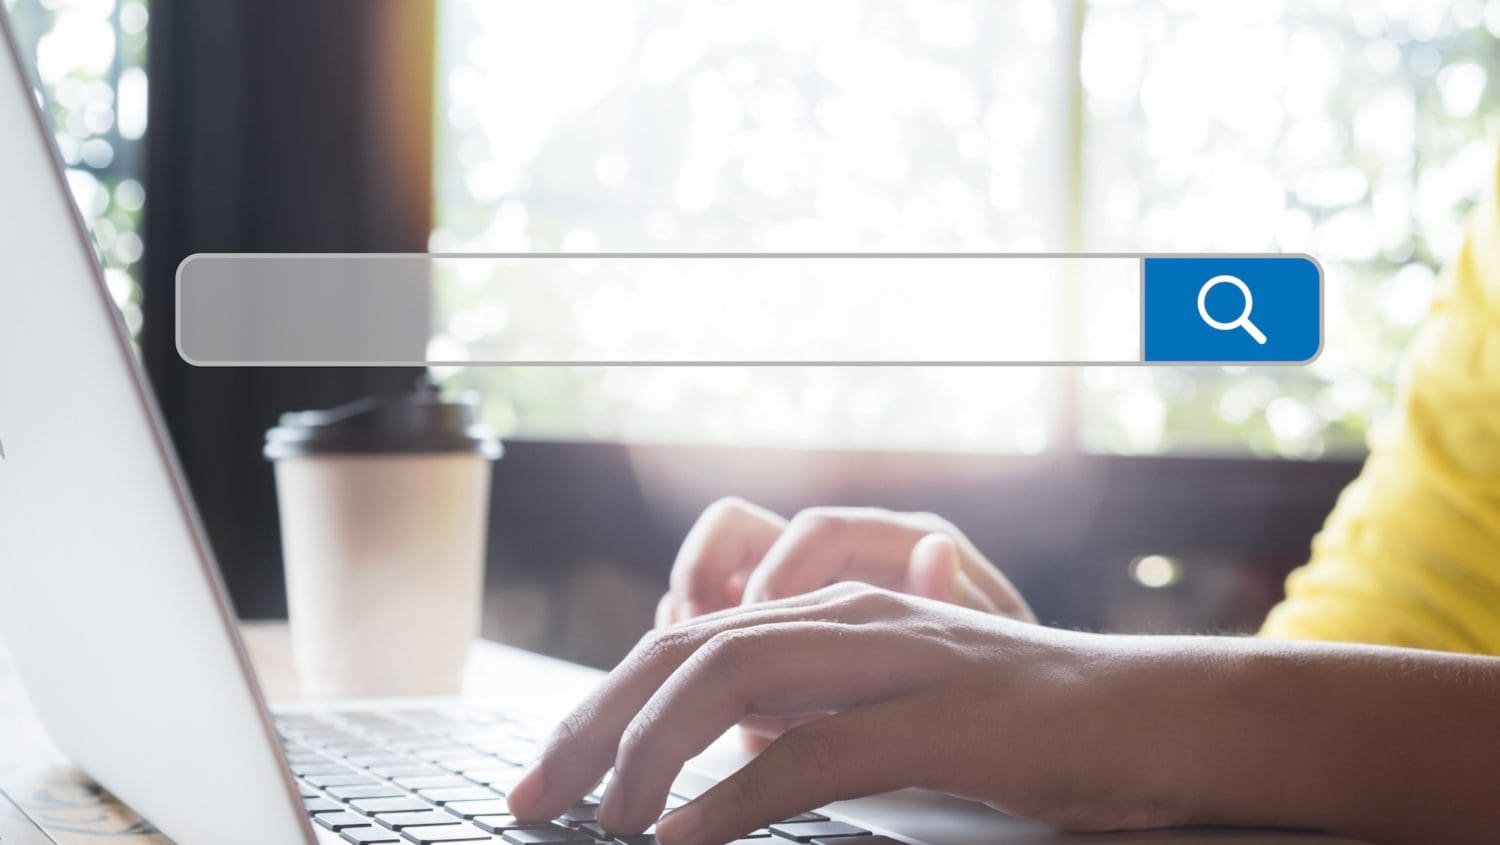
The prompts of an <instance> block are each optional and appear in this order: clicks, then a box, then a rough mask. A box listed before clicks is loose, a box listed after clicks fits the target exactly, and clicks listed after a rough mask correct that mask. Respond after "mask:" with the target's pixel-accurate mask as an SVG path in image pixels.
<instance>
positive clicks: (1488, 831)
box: [1112, 637, 1500, 845]
mask: <svg viewBox="0 0 1500 845" xmlns="http://www.w3.org/2000/svg"><path fill="white" fill-rule="evenodd" d="M1112 639H1115V640H1116V642H1117V643H1120V642H1122V641H1124V645H1123V648H1124V654H1125V655H1126V656H1125V657H1124V658H1123V666H1124V667H1125V668H1126V672H1124V673H1123V674H1121V675H1120V676H1119V677H1120V678H1121V679H1122V682H1123V683H1128V684H1130V685H1132V686H1134V687H1135V691H1136V693H1137V694H1139V695H1140V696H1141V697H1142V699H1143V700H1145V701H1150V702H1154V703H1155V708H1154V712H1153V711H1152V710H1151V709H1143V710H1141V711H1140V712H1139V715H1140V716H1141V717H1142V718H1143V719H1144V720H1145V722H1146V723H1147V724H1146V725H1144V726H1143V729H1142V730H1140V731H1135V732H1132V733H1134V734H1135V737H1136V739H1137V740H1138V741H1140V742H1141V745H1140V747H1138V748H1137V749H1135V750H1136V751H1137V752H1139V753H1141V754H1145V755H1154V756H1155V757H1156V758H1157V759H1158V760H1159V761H1160V764H1161V770H1160V771H1161V775H1162V777H1164V778H1166V780H1164V781H1162V782H1161V783H1160V784H1159V788H1160V789H1161V790H1162V795H1164V796H1174V795H1175V796H1181V797H1182V798H1183V800H1185V802H1186V803H1185V804H1184V805H1183V806H1181V807H1179V808H1177V809H1178V810H1179V811H1180V813H1181V814H1182V816H1183V818H1184V820H1185V821H1187V822H1189V823H1194V824H1223V825H1271V826H1283V827H1304V828H1312V829H1318V830H1327V831H1333V832H1337V833H1341V834H1345V835H1348V836H1352V837H1356V838H1361V839H1366V840H1369V841H1371V842H1376V843H1381V844H1382V845H1384V843H1413V844H1415V843H1430V842H1447V843H1479V842H1492V841H1494V837H1495V831H1496V830H1500V800H1497V798H1496V794H1497V793H1496V791H1495V790H1496V789H1497V788H1500V658H1485V657H1472V656H1463V655H1452V654H1442V653H1436V652H1422V651H1413V650H1398V649H1386V648H1377V647H1366V646H1346V645H1333V644H1321V643H1278V642H1269V641H1263V640H1248V639H1245V640H1241V639H1226V638H1216V637H1170V638H1112Z"/></svg>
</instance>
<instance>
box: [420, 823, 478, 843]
mask: <svg viewBox="0 0 1500 845" xmlns="http://www.w3.org/2000/svg"><path fill="white" fill-rule="evenodd" d="M401 835H402V836H403V837H405V838H406V839H408V840H410V841H412V842H415V843H417V845H430V843H438V842H493V841H494V840H493V839H491V838H490V835H489V834H488V833H485V832H484V831H482V830H480V829H479V828H477V827H475V826H474V825H471V824H467V823H464V824H445V825H439V826H437V827H409V828H407V829H405V830H403V831H401Z"/></svg>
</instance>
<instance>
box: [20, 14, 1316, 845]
mask: <svg viewBox="0 0 1500 845" xmlns="http://www.w3.org/2000/svg"><path fill="white" fill-rule="evenodd" d="M0 31H3V32H0V36H3V37H0V53H4V55H0V451H3V454H4V457H3V459H0V550H3V552H0V636H3V638H4V641H5V643H6V645H7V646H8V648H9V650H10V651H11V653H12V657H13V659H14V662H15V664H16V667H17V670H18V672H19V674H20V676H21V678H22V680H23V682H24V683H25V685H26V687H27V691H28V693H29V695H30V697H31V699H32V703H33V704H34V706H35V709H36V710H37V712H38V713H39V714H40V715H41V717H42V719H43V722H44V724H45V726H46V728H47V730H48V732H49V734H50V735H51V737H52V739H53V741H54V742H55V744H56V745H57V746H58V747H59V748H60V749H61V750H62V751H63V752H64V753H65V754H67V755H68V756H69V757H70V758H71V759H72V760H73V761H74V762H75V763H76V764H77V765H78V766H79V767H80V768H81V769H82V770H83V771H85V772H87V773H88V774H89V775H90V776H91V777H92V778H94V779H95V780H97V781H98V782H99V783H100V784H101V785H102V786H104V787H105V788H107V789H108V790H110V791H111V792H112V793H114V794H115V795H116V796H117V797H119V798H120V799H121V800H122V801H124V802H125V803H126V804H128V805H129V806H130V807H131V808H133V809H134V810H135V811H137V812H138V813H140V814H141V815H142V816H144V817H145V818H146V819H148V820H149V821H150V822H152V823H153V824H154V825H155V826H156V827H157V828H159V829H160V830H161V831H162V833H163V834H165V835H166V836H167V837H170V838H171V839H173V840H175V841H177V842H180V843H186V845H198V843H215V844H216V845H239V843H245V844H246V845H249V843H262V844H263V843H312V842H319V843H356V845H376V843H404V844H405V845H412V843H428V842H434V843H436V842H442V843H448V842H496V843H501V842H503V843H507V845H532V844H533V843H536V844H537V845H541V843H548V845H556V844H557V843H568V845H602V844H603V843H614V842H615V841H616V840H615V839H614V837H612V836H611V835H610V834H609V833H607V832H606V831H604V830H602V829H601V828H600V827H599V826H598V825H597V823H596V822H595V821H594V818H593V811H594V806H593V802H591V801H584V802H582V803H580V804H579V805H578V806H576V807H574V808H573V809H572V810H570V811H569V812H568V813H567V814H565V816H564V817H562V818H560V819H558V820H557V821H556V822H554V823H552V824H550V825H545V826H540V827H536V826H523V825H519V824H518V823H516V822H515V820H514V819H513V818H512V817H510V816H509V815H508V814H506V812H505V803H504V796H505V792H506V790H507V788H508V787H509V786H510V785H511V784H513V783H514V782H515V779H516V777H517V775H518V773H519V772H520V770H521V769H520V767H521V765H522V764H524V763H526V762H527V760H528V759H529V757H530V756H531V755H532V754H533V753H534V752H535V750H536V748H537V743H538V741H539V740H540V739H541V737H543V736H545V733H546V731H547V730H548V728H549V726H550V725H549V723H550V721H551V720H553V719H556V718H557V717H558V716H560V715H562V713H564V712H566V711H565V708H566V707H567V706H568V705H569V704H570V703H571V702H572V701H575V700H577V699H578V698H579V697H581V696H582V695H583V694H584V693H586V692H587V690H588V688H589V686H590V685H592V683H594V682H595V681H596V680H597V679H598V677H599V673H597V672H596V671H594V670H588V669H583V668H582V667H577V666H572V665H570V664H564V663H561V662H559V661H554V660H551V659H548V658H544V657H541V656H539V655H531V654H527V653H524V652H519V651H507V652H505V653H506V654H507V655H509V659H510V660H511V661H512V662H513V663H514V667H513V668H514V676H515V677H518V678H522V677H523V678H525V683H524V684H517V687H518V689H517V690H516V692H514V693H513V694H511V697H509V698H506V697H505V696H503V695H502V696H498V697H496V698H495V699H494V700H490V699H486V700H484V701H478V700H461V699H442V700H416V701H360V702H342V703H329V704H318V705H301V706H298V707H291V708H287V709H283V710H277V709H273V708H270V707H268V706H267V704H266V702H265V701H264V700H263V698H262V695H261V692H260V690H259V688H258V686H257V682H256V678H255V675H254V673H253V671H252V668H251V665H250V662H249V660H248V657H247V654H246V650H245V648H244V645H243V643H242V642H241V640H240V634H239V629H238V626H237V624H236V620H235V617H234V614H233V612H232V610H231V608H230V605H229V603H228V601H227V600H226V598H225V593H224V589H223V585H222V584H221V583H220V580H219V576H218V572H217V569H216V567H215V565H214V562H213V556H212V552H211V551H210V549H209V547H208V545H207V543H206V542H205V540H204V535H203V531H202V529H201V526H200V525H199V523H198V519H197V516H196V514H195V513H194V509H193V504H192V501H191V499H190V497H189V495H188V492H187V488H186V487H185V486H184V483H183V480H182V475H181V473H180V471H179V468H178V466H177V462H176V459H175V457H174V455H173V453H172V449H171V446H170V444H169V442H168V440H167V437H166V435H165V433H164V429H163V426H162V424H161V420H160V417H159V415H158V412H157V410H156V408H155V405H154V400H153V398H152V396H151V394H150V391H149V388H148V387H147V384H146V381H145V379H144V377H143V375H142V373H141V372H140V371H139V369H138V367H137V365H136V362H135V358H134V356H133V354H132V352H131V349H130V344H129V340H128V336H127V334H126V332H125V330H124V328H123V326H122V324H121V322H120V319H119V316H118V314H117V313H116V309H115V308H114V306H113V304H112V302H111V299H110V297H109V294H108V292H107V291H106V289H105V286H104V283H103V279H102V273H101V270H100V268H99V266H98V264H97V262H96V260H95V257H94V253H93V251H92V248H91V246H90V243H89V240H88V235H87V233H86V230H85V228H84V226H83V223H82V221H81V219H80V218H79V216H78V213H77V211H76V209H75V208H74V206H73V203H72V200H71V198H70V195H69V192H68V190H67V186H66V183H65V181H64V176H63V172H62V169H61V166H60V163H59V157H58V155H57V152H56V150H55V149H54V147H53V143H52V140H51V134H50V130H49V129H48V128H47V125H46V122H45V120H44V118H43V115H42V112H41V110H40V108H39V103H38V101H39V95H37V94H36V93H35V89H34V87H33V85H32V84H31V82H30V74H29V73H28V71H27V69H26V68H24V67H23V65H22V62H21V59H20V57H19V53H18V51H17V49H16V44H15V41H14V39H13V38H12V36H11V32H10V29H9V24H8V23H7V22H6V20H5V15H4V13H3V11H0ZM743 761H744V757H743V755H742V752H740V751H739V750H738V749H737V747H736V744H735V743H734V742H732V741H731V740H721V741H720V742H719V743H717V744H716V745H715V746H714V747H713V748H711V749H709V751H708V752H706V753H705V754H704V755H703V756H702V757H700V758H698V759H697V760H695V761H694V762H693V763H692V764H690V765H689V767H688V768H687V769H686V770H685V772H684V774H683V776H682V778H681V779H680V780H679V781H678V783H677V785H676V786H675V787H674V797H673V798H672V801H673V803H674V804H680V803H681V802H683V801H686V800H688V799H689V798H691V797H692V796H694V795H696V794H697V793H699V792H701V791H702V790H704V789H706V788H707V787H708V786H709V785H711V784H712V783H713V782H714V781H715V779H717V778H720V777H722V776H723V775H724V774H726V773H727V772H729V771H732V770H733V768H735V767H736V766H738V765H740V764H742V763H743ZM594 798H595V800H597V795H596V796H594ZM758 833H761V834H763V835H762V836H761V838H760V839H759V840H758V841H759V843H760V845H785V843H787V842H792V841H826V842H834V843H838V845H894V843H908V845H919V844H920V843H931V845H950V844H951V845H960V843H1033V844H1037V843H1050V842H1076V841H1079V840H1080V837H1074V836H1068V835H1064V834H1060V833H1057V832H1055V831H1051V830H1049V829H1047V828H1045V827H1042V826H1038V825H1034V824H1030V823H1027V822H1023V821H1019V820H1016V819H1010V818H1007V817H1005V816H1003V815H1001V814H999V813H997V812H994V811H991V810H989V809H987V808H985V807H983V806H981V805H977V804H973V803H969V802H964V801H960V800H958V799H953V798H949V797H945V796H940V795H934V794H930V793H922V792H915V791H908V792H902V793H896V794H892V795H884V796H875V797H871V798H866V799H860V800H858V801H850V802H842V803H840V804H837V805H835V806H832V807H829V808H824V809H820V810H818V811H817V812H815V813H812V814H808V815H805V816H802V817H799V818H797V819H789V820H786V821H785V822H784V823H782V824H780V825H776V826H774V827H773V828H772V829H771V830H768V831H760V832H758ZM0 834H3V829H0ZM10 838H11V837H10V836H7V837H6V840H5V841H9V840H10ZM1083 839H1086V840H1087V841H1129V842H1155V841H1163V842H1165V841H1170V842H1175V843H1183V842H1200V841H1202V842H1207V841H1214V842H1218V841H1222V840H1234V841H1238V842H1241V843H1247V842H1273V841H1274V842H1277V843H1297V842H1305V843H1312V842H1329V841H1332V840H1328V839H1326V838H1322V837H1315V836H1309V835H1298V834H1290V833H1287V834H1283V833H1271V832H1255V831H1242V832H1232V831H1216V832H1198V833H1194V832H1180V831H1176V832H1159V833H1151V832H1148V833H1132V834H1118V835H1110V836H1103V837H1083ZM643 841H649V840H629V845H637V843H639V842H643Z"/></svg>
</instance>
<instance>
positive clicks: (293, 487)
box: [266, 390, 499, 698]
mask: <svg viewBox="0 0 1500 845" xmlns="http://www.w3.org/2000/svg"><path fill="white" fill-rule="evenodd" d="M472 416H473V412H472V408H471V407H470V406H467V405H462V404H455V403H443V402H441V400H439V399H438V398H437V396H436V394H435V392H433V391H431V390H428V391H423V392H419V393H416V394H411V395H409V396H396V397H378V398H375V399H370V400H363V401H362V402H359V403H354V404H353V405H346V406H344V407H342V408H337V409H334V410H331V411H314V412H302V413H298V414H288V415H285V416H284V417H283V418H282V424H281V425H280V426H278V427H277V428H274V429H272V430H271V431H270V432H268V433H267V442H266V455H267V457H269V458H271V459H272V460H274V461H275V467H276V491H277V499H278V507H279V511H280V515H281V534H282V552H283V557H284V559H285V565H286V588H287V604H288V609H289V615H290V617H291V634H292V654H293V659H294V661H295V665H296V667H297V672H298V676H299V679H300V682H301V685H302V691H303V693H304V694H306V695H308V696H310V697H318V698H341V697H380V696H403V695H448V694H453V693H457V692H459V691H460V689H461V687H462V683H463V668H464V662H465V659H466V657H467V654H468V650H469V646H470V645H471V643H472V642H473V640H474V639H475V638H476V637H477V636H478V634H479V621H480V606H481V594H482V591H483V582H484V552H485V533H486V523H487V518H488V513H489V485H490V461H491V460H492V459H493V458H494V457H497V456H498V454H499V444H498V442H497V441H496V440H495V438H494V437H493V436H492V435H491V434H489V432H488V430H487V429H483V428H482V427H478V426H475V425H474V424H473V422H472Z"/></svg>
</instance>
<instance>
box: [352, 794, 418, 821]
mask: <svg viewBox="0 0 1500 845" xmlns="http://www.w3.org/2000/svg"><path fill="white" fill-rule="evenodd" d="M349 804H350V806H352V807H354V809H356V810H358V811H360V812H361V813H369V814H370V815H372V816H379V815H384V814H386V813H413V812H417V811H419V810H431V809H432V805H431V804H429V803H427V802H426V801H423V800H421V799H420V798H413V797H412V796H410V795H403V796H401V797H399V798H356V799H354V800H352V801H350V802H349Z"/></svg>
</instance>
